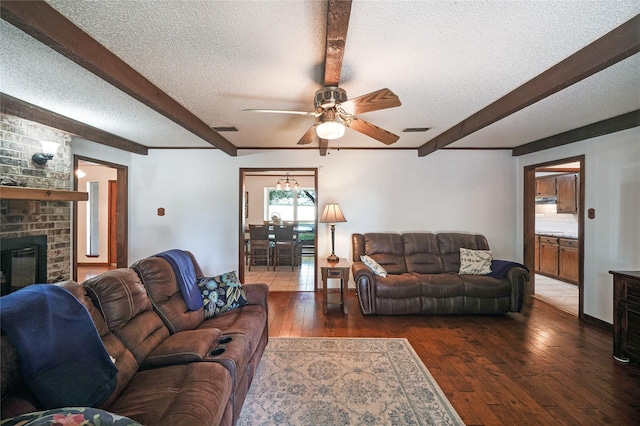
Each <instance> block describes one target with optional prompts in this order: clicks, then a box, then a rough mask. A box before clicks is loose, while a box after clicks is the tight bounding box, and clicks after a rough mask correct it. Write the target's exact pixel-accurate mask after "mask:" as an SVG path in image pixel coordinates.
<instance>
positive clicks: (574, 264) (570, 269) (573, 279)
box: [558, 238, 580, 284]
mask: <svg viewBox="0 0 640 426" xmlns="http://www.w3.org/2000/svg"><path fill="white" fill-rule="evenodd" d="M558 246H559V253H558V277H559V278H561V279H562V280H563V281H568V282H570V283H573V284H578V275H579V274H578V272H579V270H580V269H579V267H578V258H579V250H578V240H574V239H569V238H560V240H559V242H558Z"/></svg>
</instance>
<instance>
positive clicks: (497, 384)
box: [269, 292, 640, 425]
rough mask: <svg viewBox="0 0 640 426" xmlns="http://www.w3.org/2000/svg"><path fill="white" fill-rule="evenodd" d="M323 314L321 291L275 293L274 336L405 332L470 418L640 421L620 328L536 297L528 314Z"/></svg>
mask: <svg viewBox="0 0 640 426" xmlns="http://www.w3.org/2000/svg"><path fill="white" fill-rule="evenodd" d="M348 306H349V315H343V314H342V312H341V310H340V308H339V306H337V305H334V306H331V305H330V306H329V312H328V313H327V315H323V313H322V294H321V293H313V292H270V293H269V336H271V337H276V336H280V337H406V338H407V339H408V340H409V342H410V343H411V345H412V346H413V348H414V349H415V351H416V352H417V353H418V355H419V356H420V358H421V359H422V361H423V362H424V364H425V365H426V366H427V368H428V369H429V371H430V372H431V374H432V375H433V377H434V378H435V379H436V381H437V382H438V384H439V385H440V387H441V388H442V390H443V391H444V393H445V394H446V395H447V397H448V398H449V400H450V401H451V403H452V404H453V406H454V408H455V409H456V411H457V412H458V414H459V415H460V416H461V417H462V420H463V421H464V422H465V423H466V424H467V425H515V424H517V425H556V424H562V425H609V424H610V425H638V424H640V398H638V394H639V393H640V367H639V366H637V365H623V364H620V363H618V362H616V361H614V359H613V357H612V345H613V344H612V337H611V333H610V332H609V331H607V330H604V329H602V328H599V327H596V326H593V325H589V324H584V323H580V322H579V321H578V319H577V318H576V317H575V316H573V315H570V314H568V313H565V312H562V311H560V310H558V309H556V308H553V307H551V306H550V305H547V304H546V303H544V302H542V301H540V300H536V299H534V298H532V297H530V298H528V300H527V304H526V308H525V311H524V313H522V314H511V313H510V314H507V315H503V316H365V315H363V314H362V311H361V310H360V308H359V305H358V299H357V297H356V295H355V293H354V292H350V293H349V297H348Z"/></svg>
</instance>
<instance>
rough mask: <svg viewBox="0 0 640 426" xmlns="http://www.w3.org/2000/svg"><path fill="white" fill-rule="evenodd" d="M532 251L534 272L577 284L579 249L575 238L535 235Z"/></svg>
mask: <svg viewBox="0 0 640 426" xmlns="http://www.w3.org/2000/svg"><path fill="white" fill-rule="evenodd" d="M534 251H535V271H536V272H538V273H540V274H542V275H546V276H548V277H551V278H555V279H558V280H561V281H565V282H568V283H571V284H578V279H579V272H580V267H579V259H580V247H579V244H578V240H577V239H576V238H562V237H554V236H550V235H536V236H535V248H534Z"/></svg>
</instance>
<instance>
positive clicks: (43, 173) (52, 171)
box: [0, 114, 73, 282]
mask: <svg viewBox="0 0 640 426" xmlns="http://www.w3.org/2000/svg"><path fill="white" fill-rule="evenodd" d="M41 140H48V141H54V142H58V143H59V144H60V145H61V146H60V148H59V149H58V152H57V154H56V155H55V156H54V158H53V159H52V160H49V161H48V162H47V164H45V165H43V166H39V165H37V164H35V163H34V162H33V161H32V160H31V157H32V156H33V154H35V153H37V152H42V148H41V146H40V141H41ZM72 169H73V166H72V158H71V135H69V134H67V133H64V132H61V131H59V130H56V129H52V128H49V127H46V126H43V125H41V124H38V123H35V122H33V121H29V120H23V119H21V118H17V117H13V116H9V115H5V114H0V177H2V178H10V179H14V180H15V181H17V182H18V183H19V184H21V185H24V186H27V187H30V188H46V189H56V190H69V189H70V188H71V178H72ZM1 190H2V189H1V188H0V191H1ZM71 208H72V203H71V202H68V201H21V200H6V199H2V200H0V248H1V247H2V246H4V245H5V243H6V242H8V241H10V240H12V239H15V238H23V237H37V236H45V237H46V253H47V256H46V264H47V270H46V282H57V281H62V280H67V279H69V278H70V276H71V248H72V232H71ZM3 273H4V270H3ZM40 282H42V281H40Z"/></svg>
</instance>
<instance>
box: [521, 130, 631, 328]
mask: <svg viewBox="0 0 640 426" xmlns="http://www.w3.org/2000/svg"><path fill="white" fill-rule="evenodd" d="M577 155H585V175H584V177H583V179H584V182H585V186H586V187H585V214H586V211H587V209H590V208H594V209H595V211H596V218H595V219H588V218H586V217H585V232H584V246H585V250H584V259H585V268H584V313H585V314H587V315H590V316H592V317H595V318H598V319H601V320H603V321H606V322H608V323H612V322H613V279H612V277H611V275H610V274H609V271H610V270H638V269H640V214H638V212H640V128H638V127H636V128H633V129H629V130H624V131H622V132H617V133H613V134H610V135H606V136H601V137H598V138H593V139H588V140H585V141H581V142H577V143H573V144H570V145H565V146H561V147H558V148H554V149H549V150H546V151H541V152H537V153H533V154H529V155H525V156H522V157H519V159H518V168H519V169H520V170H522V169H523V168H524V167H525V166H529V165H534V164H539V163H544V162H547V161H552V160H558V159H563V158H569V157H574V156H577ZM517 176H518V184H517V186H518V188H519V194H518V205H522V188H523V174H522V173H518V175H517ZM518 216H519V217H518V225H519V228H520V229H519V230H518V232H517V233H516V235H517V237H518V243H517V246H518V248H519V249H520V250H521V249H522V244H523V243H522V211H521V209H519V210H518Z"/></svg>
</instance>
